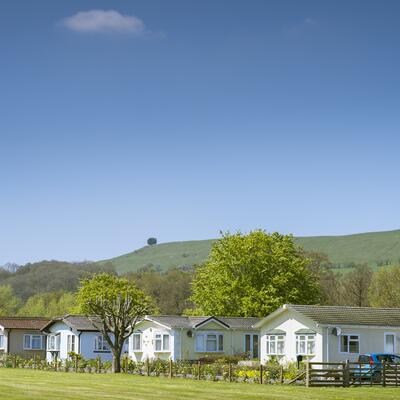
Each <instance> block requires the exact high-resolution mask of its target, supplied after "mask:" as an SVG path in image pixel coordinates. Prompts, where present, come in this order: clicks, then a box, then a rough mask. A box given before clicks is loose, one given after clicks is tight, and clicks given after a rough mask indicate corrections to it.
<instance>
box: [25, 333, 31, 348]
mask: <svg viewBox="0 0 400 400" xmlns="http://www.w3.org/2000/svg"><path fill="white" fill-rule="evenodd" d="M24 348H25V349H30V348H31V336H30V335H25V336H24Z"/></svg>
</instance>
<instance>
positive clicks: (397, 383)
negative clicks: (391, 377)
mask: <svg viewBox="0 0 400 400" xmlns="http://www.w3.org/2000/svg"><path fill="white" fill-rule="evenodd" d="M395 368H396V369H395V374H396V375H395V377H396V386H398V385H399V382H398V380H397V364H395Z"/></svg>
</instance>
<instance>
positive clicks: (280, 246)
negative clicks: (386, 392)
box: [191, 230, 320, 317]
mask: <svg viewBox="0 0 400 400" xmlns="http://www.w3.org/2000/svg"><path fill="white" fill-rule="evenodd" d="M309 262H310V261H309V260H308V259H307V258H306V257H304V255H303V254H302V252H301V251H300V249H299V248H298V247H297V246H296V245H295V244H294V242H293V237H292V236H290V235H281V234H279V233H272V234H268V233H266V232H265V231H261V230H256V231H253V232H250V233H249V234H247V235H245V234H241V233H237V234H229V233H227V234H223V235H222V238H221V239H220V240H218V241H216V242H215V244H214V245H213V247H212V249H211V253H210V256H209V258H208V260H207V261H206V262H205V264H204V265H202V266H200V267H198V269H197V271H196V274H195V277H194V280H193V287H192V289H193V293H192V297H191V300H192V301H193V303H194V304H195V308H194V310H193V313H195V314H203V315H226V316H243V317H246V316H265V315H268V314H269V313H270V312H272V311H274V310H275V309H276V308H278V307H279V306H281V305H282V304H284V303H300V304H313V303H316V302H318V300H319V295H320V293H319V285H318V278H317V276H316V275H315V274H314V273H313V272H312V271H311V270H310V269H309V268H307V265H308V263H309Z"/></svg>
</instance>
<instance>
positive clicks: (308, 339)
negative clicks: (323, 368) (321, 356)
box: [296, 333, 317, 356]
mask: <svg viewBox="0 0 400 400" xmlns="http://www.w3.org/2000/svg"><path fill="white" fill-rule="evenodd" d="M302 336H304V337H305V339H304V340H302V339H301V337H302ZM316 337H317V335H316V334H315V333H297V334H296V355H299V356H315V353H316V349H315V344H316ZM301 342H304V348H305V350H306V351H305V352H304V353H302V352H300V351H299V350H300V343H301ZM309 342H314V352H312V353H309V351H308V343H309Z"/></svg>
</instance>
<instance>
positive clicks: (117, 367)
mask: <svg viewBox="0 0 400 400" xmlns="http://www.w3.org/2000/svg"><path fill="white" fill-rule="evenodd" d="M112 372H113V373H114V374H117V373H119V372H121V355H120V356H119V357H117V356H115V355H114V354H113V359H112Z"/></svg>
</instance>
